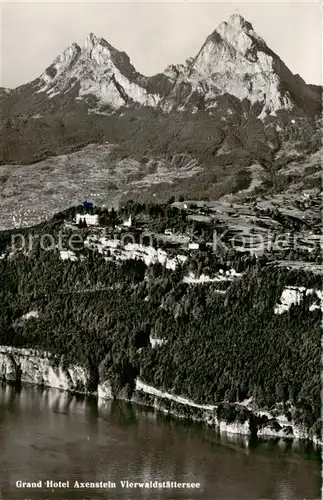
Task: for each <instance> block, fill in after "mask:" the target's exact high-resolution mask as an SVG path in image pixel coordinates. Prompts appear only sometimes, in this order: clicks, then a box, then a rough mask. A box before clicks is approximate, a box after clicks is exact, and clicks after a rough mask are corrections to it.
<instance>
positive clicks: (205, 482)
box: [0, 384, 321, 500]
mask: <svg viewBox="0 0 323 500" xmlns="http://www.w3.org/2000/svg"><path fill="white" fill-rule="evenodd" d="M320 471H321V466H320V452H319V451H318V450H315V448H314V447H313V446H312V445H310V444H308V443H300V442H292V441H286V442H281V441H277V440H256V441H251V440H250V439H249V438H247V437H238V436H233V435H232V436H230V435H229V436H225V435H218V434H217V433H216V432H215V431H214V430H211V429H209V428H206V427H204V426H203V425H200V424H196V423H185V422H183V421H181V420H178V419H175V418H172V417H169V416H166V415H163V414H160V413H157V412H155V411H153V410H149V409H147V408H145V407H143V406H138V405H135V404H130V403H126V402H123V401H104V402H103V401H102V400H100V401H99V402H98V401H97V400H96V399H95V398H83V397H79V396H75V395H72V394H69V393H64V392H60V391H58V390H55V389H41V388H39V387H36V386H23V387H22V388H20V389H17V388H15V387H13V386H10V385H6V384H2V385H0V498H1V499H3V500H13V499H31V500H33V499H41V500H45V499H47V498H48V499H49V498H50V499H51V498H55V499H78V500H80V499H90V498H91V499H101V498H105V499H109V500H114V499H124V500H128V499H129V500H132V499H147V500H148V499H149V500H154V499H156V500H159V499H169V500H170V499H174V500H177V499H185V500H190V499H194V500H195V499H203V500H231V499H232V500H239V499H246V500H251V499H265V498H266V499H275V500H278V499H281V500H295V499H301V498H302V499H316V498H320V496H321V495H320V485H321V473H320ZM19 481H20V483H19ZM47 481H48V482H47ZM59 481H61V482H62V483H61V487H58V488H55V487H54V486H55V485H54V482H59ZM100 481H101V482H102V484H103V483H106V485H104V486H102V484H101V485H95V484H94V485H91V484H90V485H88V487H86V485H82V484H81V483H86V482H89V483H100ZM126 481H128V482H129V483H136V482H137V483H143V484H144V483H148V485H149V487H146V486H147V485H146V486H144V485H143V484H141V485H140V484H139V486H137V487H135V486H134V485H132V487H131V485H129V484H128V487H126V486H127V485H126V484H125V483H124V482H126ZM149 481H152V483H151V484H150V483H149ZM154 481H157V482H163V481H165V482H167V481H169V482H173V483H175V482H177V483H181V484H180V487H179V485H178V484H177V487H176V488H174V484H173V485H171V486H173V488H170V487H167V483H166V484H165V485H164V487H163V488H162V489H158V488H156V484H155V485H154V484H153V482H154ZM21 482H26V483H31V482H37V483H38V486H39V487H36V488H31V487H29V485H25V486H28V487H22V486H21V484H22V483H21ZM121 482H122V483H121ZM64 483H66V484H65V486H63V484H64ZM68 483H69V484H68ZM182 483H190V485H191V484H192V483H194V485H195V487H194V488H192V487H190V488H187V487H185V488H183V487H182V486H183V484H182ZM122 484H124V487H122ZM198 484H199V486H198ZM56 486H57V485H56ZM91 486H94V488H91ZM97 486H99V487H97ZM157 486H158V485H157ZM168 486H169V485H168Z"/></svg>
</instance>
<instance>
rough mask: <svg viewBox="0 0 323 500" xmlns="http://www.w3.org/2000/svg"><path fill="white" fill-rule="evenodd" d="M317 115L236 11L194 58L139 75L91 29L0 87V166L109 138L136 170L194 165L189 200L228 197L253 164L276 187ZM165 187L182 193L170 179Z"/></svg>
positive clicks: (304, 150) (311, 146) (308, 149)
mask: <svg viewBox="0 0 323 500" xmlns="http://www.w3.org/2000/svg"><path fill="white" fill-rule="evenodd" d="M320 109H321V88H320V87H318V86H315V85H307V84H306V83H305V82H304V80H302V78H301V77H300V76H299V75H293V74H292V72H291V71H290V70H289V69H288V68H287V66H286V65H285V64H284V62H283V61H282V60H281V59H280V58H279V57H278V55H276V54H275V53H274V52H273V51H272V50H271V49H270V48H269V47H268V46H267V44H266V43H265V41H264V40H263V39H262V38H261V37H260V36H259V35H257V33H256V32H255V31H254V29H253V27H252V25H251V24H250V23H249V22H248V21H246V20H245V19H244V18H243V17H241V16H240V15H238V14H234V15H232V16H231V17H230V18H229V19H228V21H227V22H223V23H221V24H220V25H219V26H218V27H217V29H216V30H215V31H213V33H211V34H210V35H209V36H208V37H207V38H206V40H205V42H204V44H203V45H202V47H201V49H200V50H199V52H198V53H197V54H196V56H195V57H190V58H189V59H187V61H185V62H184V63H183V64H176V65H170V66H168V67H167V68H166V69H165V70H164V71H163V72H161V73H159V74H157V75H154V76H150V77H147V76H144V75H142V74H140V73H139V72H138V71H137V70H136V69H135V68H134V66H133V65H132V64H131V61H130V59H129V57H128V55H127V54H126V53H125V52H122V51H120V50H118V49H116V48H114V47H113V46H112V45H111V44H109V43H108V42H107V41H105V40H104V39H103V38H99V37H97V36H95V35H94V34H90V35H89V36H88V37H87V38H86V40H85V42H84V44H83V46H82V47H81V46H79V45H78V44H76V43H72V44H71V45H70V46H69V47H68V48H67V49H66V50H65V51H64V52H63V53H62V54H60V55H59V56H58V57H57V58H56V59H55V60H54V61H53V62H52V64H51V65H50V66H48V67H47V68H46V69H45V71H44V72H43V73H42V74H41V75H40V76H39V77H38V78H36V79H35V80H33V81H32V82H29V83H27V84H25V85H22V86H20V87H18V88H16V89H13V90H10V91H8V90H7V89H0V130H1V133H0V164H2V165H3V164H18V165H19V164H27V165H28V164H31V163H36V162H39V161H40V160H44V159H46V158H49V157H51V156H58V155H65V154H70V153H73V152H74V151H76V150H81V149H82V148H83V149H84V147H85V146H87V145H89V144H101V145H102V144H105V143H107V142H108V143H110V144H118V145H119V146H120V147H121V151H120V155H121V157H122V158H132V159H135V160H136V161H139V162H140V164H141V165H142V168H143V169H144V170H145V169H146V167H145V165H146V163H147V161H148V163H149V158H153V159H154V161H155V159H156V157H159V156H161V162H162V164H171V165H176V164H177V160H176V161H174V162H173V158H174V157H176V155H178V154H179V155H184V157H185V158H186V160H185V161H187V162H188V164H189V162H190V159H192V160H193V164H199V165H200V166H201V167H202V168H203V169H204V173H202V174H199V176H195V177H194V179H193V178H192V179H190V186H192V185H193V184H194V186H195V187H194V190H193V191H194V194H196V193H198V194H199V196H203V194H205V193H206V192H207V193H208V196H212V197H214V196H218V195H219V194H220V195H221V194H226V193H228V192H232V190H234V189H236V188H237V185H240V181H238V182H237V176H238V178H239V179H242V178H248V175H247V174H246V172H245V170H244V169H246V168H249V166H251V165H254V164H255V163H259V164H260V165H261V166H262V168H263V169H265V170H266V172H267V174H266V175H267V177H268V178H269V179H270V181H269V185H272V184H273V185H274V186H276V185H279V186H281V185H282V184H281V183H279V182H278V178H279V176H278V175H276V174H277V172H276V171H277V169H278V170H279V169H280V168H282V166H283V165H284V164H286V163H288V162H289V161H292V160H295V155H296V153H295V151H296V152H297V155H298V156H297V158H296V160H295V161H301V160H302V157H304V155H305V156H306V155H309V154H314V153H316V152H317V151H318V149H319V147H320V144H321V140H320V137H321V132H320V125H319V118H318V117H319V112H320ZM85 156H86V157H87V153H86V151H85ZM122 158H120V159H122ZM285 159H286V160H285ZM64 161H65V160H64V159H63V158H62V163H64ZM158 161H159V160H158ZM315 161H316V160H315ZM294 170H295V169H294ZM315 175H316V173H315ZM239 176H240V177H239ZM183 182H184V181H183ZM285 182H286V180H285V178H284V181H283V184H284V183H285ZM311 182H312V181H311ZM313 182H314V181H313ZM210 186H211V187H210ZM186 187H187V186H186ZM164 188H165V190H166V191H167V192H168V190H169V185H168V184H167V185H165V186H164ZM10 189H11V188H10ZM10 189H9V191H10ZM176 189H177V191H178V192H180V191H181V190H182V189H183V188H182V186H181V185H180V183H179V181H178V186H177V188H176ZM185 190H186V188H185ZM10 192H11V191H10ZM190 193H191V190H190Z"/></svg>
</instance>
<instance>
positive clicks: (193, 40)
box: [0, 0, 322, 88]
mask: <svg viewBox="0 0 323 500" xmlns="http://www.w3.org/2000/svg"><path fill="white" fill-rule="evenodd" d="M1 7H2V9H1V10H2V12H1V14H2V15H1V20H2V37H1V38H2V47H1V55H2V57H1V63H2V65H1V66H2V75H1V73H0V85H1V86H6V87H10V88H13V87H16V86H18V85H21V84H23V83H26V82H28V81H30V80H33V79H34V78H36V77H38V76H39V75H40V74H41V73H42V72H43V70H44V69H45V68H46V67H47V66H49V65H50V64H51V63H52V61H53V59H54V58H55V57H56V56H57V55H58V54H59V53H60V52H62V51H63V50H64V49H65V48H66V47H67V46H68V45H69V44H70V43H71V42H77V43H79V44H80V45H82V44H83V42H84V39H85V37H86V36H87V35H88V34H89V33H90V32H93V33H95V34H96V35H97V36H102V37H103V38H105V39H106V40H108V41H109V42H110V43H111V44H112V45H113V46H114V47H116V48H117V49H119V50H124V51H125V52H127V53H128V55H129V57H130V59H131V61H132V63H133V64H134V66H135V67H136V69H137V70H138V71H140V72H141V73H143V74H146V75H152V74H154V73H157V72H159V71H162V70H163V69H164V67H165V66H167V65H168V64H171V63H180V62H184V61H185V59H187V58H188V57H190V56H195V55H196V54H197V52H198V50H199V49H200V47H201V45H202V44H203V42H204V40H205V38H206V37H207V36H208V35H209V34H210V33H211V32H212V31H213V30H214V29H215V28H216V27H217V26H218V25H219V24H220V22H222V21H225V20H227V19H228V17H229V16H230V15H231V14H232V13H233V12H235V11H236V9H239V12H240V14H241V15H243V16H244V17H245V18H246V19H247V20H248V21H250V22H251V23H252V24H253V27H254V29H255V31H256V32H257V33H258V34H259V35H260V36H262V38H264V39H265V41H266V42H267V44H268V45H269V47H271V48H272V49H273V50H274V51H275V52H276V53H277V54H278V55H279V56H280V57H281V58H282V59H283V61H284V62H285V63H286V64H287V66H288V67H289V68H290V69H291V70H292V71H293V72H294V73H299V74H300V75H301V76H302V77H303V78H304V79H305V81H307V82H308V83H317V84H318V83H321V81H322V38H321V32H322V13H321V2H320V1H316V0H314V1H310V0H308V1H303V2H298V1H295V0H292V1H289V2H283V1H280V0H276V1H275V2H264V1H259V0H258V1H257V2H241V1H240V2H230V1H227V2H214V1H212V2H211V1H210V2H190V1H185V0H184V1H182V2H174V1H167V2H155V1H150V2H144V1H132V2H122V1H117V2H92V1H87V2H78V1H73V2H49V1H46V0H42V1H40V2H27V1H24V2H21V1H20V2H16V1H15V0H8V1H6V0H5V1H4V2H2V4H1Z"/></svg>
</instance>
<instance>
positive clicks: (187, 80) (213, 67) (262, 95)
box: [167, 14, 318, 116]
mask: <svg viewBox="0 0 323 500" xmlns="http://www.w3.org/2000/svg"><path fill="white" fill-rule="evenodd" d="M181 93H182V95H181V98H180V102H181V104H182V105H184V106H187V105H188V104H189V103H190V102H192V101H193V102H194V101H195V102H197V103H201V101H202V102H203V105H204V107H205V108H206V109H211V108H212V107H216V106H217V98H218V96H219V95H223V94H226V93H228V94H231V95H233V96H235V97H237V98H238V99H239V100H244V99H247V100H248V101H249V102H250V103H251V104H254V103H256V102H258V103H259V104H260V105H261V107H262V110H261V113H260V116H266V114H270V113H274V112H275V111H277V110H279V109H286V110H292V109H293V108H295V107H296V108H299V109H302V110H303V111H307V112H313V111H315V110H316V109H317V104H318V99H317V94H316V93H315V92H313V91H312V90H311V88H309V87H308V86H307V85H306V83H305V82H304V80H302V79H301V78H300V77H299V76H298V75H296V76H295V75H293V74H292V72H291V71H290V70H289V69H288V68H287V66H286V65H285V64H284V63H283V61H282V60H281V59H280V58H279V57H278V56H277V55H276V54H275V53H274V52H273V51H272V50H271V49H270V48H269V47H268V46H267V45H266V43H265V41H264V40H263V39H262V38H261V37H260V36H258V35H257V33H256V32H255V31H254V29H253V27H252V25H251V24H250V23H249V22H247V21H246V20H245V19H244V18H243V17H242V16H240V15H239V14H233V15H232V16H231V17H230V19H229V20H228V22H223V23H221V24H220V25H219V27H218V28H217V29H216V30H215V31H214V32H213V33H212V34H211V35H210V36H208V37H207V39H206V41H205V43H204V44H203V46H202V48H201V50H200V51H199V53H198V54H197V56H196V57H195V58H194V59H192V60H190V61H189V62H188V64H186V65H185V66H183V67H181V68H179V71H178V75H177V76H176V78H175V81H174V88H173V90H172V92H171V94H170V95H169V96H168V97H167V100H168V101H171V102H172V103H173V102H174V101H175V102H176V98H177V97H178V95H180V94H181ZM183 94H184V95H183ZM185 94H186V95H185ZM173 99H174V100H173Z"/></svg>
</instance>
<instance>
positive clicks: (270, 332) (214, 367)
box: [0, 216, 321, 434]
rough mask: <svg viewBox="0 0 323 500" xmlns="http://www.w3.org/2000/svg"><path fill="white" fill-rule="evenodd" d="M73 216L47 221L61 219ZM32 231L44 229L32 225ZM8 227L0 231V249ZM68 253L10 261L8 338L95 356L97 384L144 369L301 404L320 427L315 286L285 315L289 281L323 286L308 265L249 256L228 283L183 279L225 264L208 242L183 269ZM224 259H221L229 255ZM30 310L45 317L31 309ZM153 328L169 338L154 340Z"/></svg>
mask: <svg viewBox="0 0 323 500" xmlns="http://www.w3.org/2000/svg"><path fill="white" fill-rule="evenodd" d="M62 219H63V216H59V217H55V218H54V219H52V220H51V221H50V222H48V223H44V224H42V225H40V226H38V227H37V231H44V232H45V231H46V232H47V233H48V231H49V230H50V231H52V232H53V234H54V233H55V232H57V231H58V230H59V228H60V227H61V224H62ZM24 231H25V233H26V235H27V234H28V232H30V231H36V229H35V228H34V229H26V230H24ZM9 241H10V232H4V233H0V250H2V251H3V249H4V248H6V246H7V245H8V243H9ZM83 255H84V257H85V258H83V259H82V260H78V261H75V262H73V261H69V260H67V261H63V260H61V258H60V255H59V252H58V251H43V250H42V249H41V248H40V246H39V245H37V244H36V245H34V247H33V249H32V251H31V252H29V253H28V255H27V254H24V253H23V252H17V253H15V254H14V255H12V256H11V257H10V258H5V259H2V260H0V344H1V345H11V346H18V347H26V346H28V347H34V348H37V349H40V350H46V351H49V352H52V353H53V354H55V355H56V356H57V360H58V362H60V363H62V364H63V365H65V366H67V365H69V364H71V363H79V364H82V365H84V366H87V367H89V369H90V372H91V373H92V378H91V380H90V381H89V386H88V390H90V389H91V387H95V384H97V382H98V380H99V379H101V380H104V378H108V379H109V380H110V381H111V383H112V386H113V387H114V390H115V392H116V393H117V392H118V390H119V389H120V388H122V387H127V388H128V389H129V391H130V392H131V390H132V389H133V387H134V382H135V378H136V377H140V379H141V380H143V381H145V382H146V383H148V384H151V385H153V386H155V387H156V388H159V389H164V390H167V391H168V392H172V393H174V394H178V395H182V396H185V397H187V398H190V399H192V400H194V401H195V402H196V403H207V404H214V403H223V404H226V403H233V402H238V401H242V400H244V399H245V398H248V397H252V398H254V400H255V401H256V402H257V403H258V405H259V406H260V407H262V408H268V409H270V408H273V407H275V405H277V403H282V404H284V405H285V406H286V411H288V409H289V408H290V404H292V405H293V407H294V408H295V413H294V419H295V421H296V422H299V423H302V424H304V425H305V426H306V427H307V428H308V429H309V430H310V431H311V432H313V433H316V434H317V433H319V429H320V425H321V421H320V417H321V400H320V342H321V312H320V310H318V309H317V310H313V311H309V301H310V300H311V299H310V297H304V300H303V301H302V303H301V304H300V305H299V306H291V307H290V309H289V311H287V312H285V313H283V314H280V315H275V314H274V307H275V304H276V303H277V302H278V301H279V298H280V296H281V293H282V290H283V289H284V287H286V286H290V285H297V286H305V287H306V288H314V289H321V277H320V276H317V275H314V274H311V273H309V272H304V271H302V270H297V271H296V270H288V269H284V268H276V267H274V266H268V265H266V264H267V262H266V259H257V260H255V259H249V260H248V261H245V262H243V264H241V256H239V258H238V257H236V260H235V258H233V259H232V261H231V265H232V264H233V265H234V264H235V263H238V262H240V266H241V269H243V275H242V276H241V277H239V278H238V279H236V280H234V281H233V282H232V283H230V284H229V286H228V287H227V289H226V292H225V293H219V291H218V289H217V286H216V284H215V283H211V284H204V285H203V284H199V285H190V284H187V283H184V282H183V276H184V274H185V273H186V272H187V270H188V269H193V270H195V271H196V269H198V268H200V269H201V268H203V269H205V268H206V266H208V268H209V270H216V269H219V267H221V266H223V265H224V262H223V257H219V256H217V255H215V254H211V253H209V254H208V253H205V252H200V253H198V254H196V255H195V257H194V260H191V261H189V262H188V263H187V264H185V265H186V266H187V267H186V268H185V266H184V267H183V268H182V267H180V266H179V267H178V268H177V269H176V271H171V270H168V269H166V268H165V267H163V266H162V265H160V264H153V265H150V266H148V267H147V266H146V265H145V264H144V263H143V262H142V261H140V260H127V261H124V262H122V263H118V262H112V261H106V260H105V259H104V258H103V257H102V255H100V254H98V253H97V252H92V251H90V250H87V251H85V250H84V249H83ZM221 259H222V260H221ZM29 311H37V312H38V317H34V318H30V319H28V320H24V319H22V317H23V315H25V314H26V313H28V312H29ZM150 335H151V336H152V337H155V338H161V339H164V340H166V342H165V343H164V344H163V345H160V346H159V347H155V348H152V347H151V345H150V341H149V337H150Z"/></svg>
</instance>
